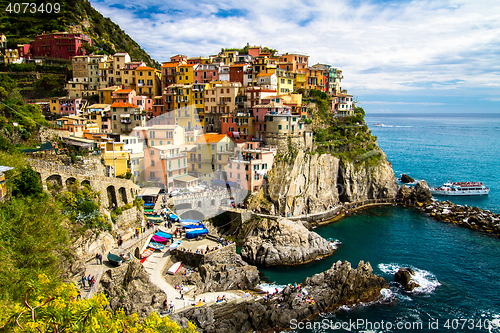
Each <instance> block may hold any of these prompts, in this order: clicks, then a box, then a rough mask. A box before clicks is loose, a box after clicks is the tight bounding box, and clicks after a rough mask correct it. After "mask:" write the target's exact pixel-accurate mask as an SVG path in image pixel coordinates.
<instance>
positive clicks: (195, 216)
mask: <svg viewBox="0 0 500 333" xmlns="http://www.w3.org/2000/svg"><path fill="white" fill-rule="evenodd" d="M180 218H181V219H191V220H199V221H203V220H205V215H204V214H203V213H202V212H200V211H198V210H195V209H192V210H188V211H187V212H184V213H182V214H181V215H180Z"/></svg>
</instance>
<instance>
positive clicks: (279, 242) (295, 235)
mask: <svg viewBox="0 0 500 333" xmlns="http://www.w3.org/2000/svg"><path fill="white" fill-rule="evenodd" d="M334 250H335V248H334V247H332V246H331V245H330V243H329V242H328V241H327V240H325V239H324V238H322V237H321V236H320V235H318V234H317V233H315V232H311V231H309V230H307V228H306V227H304V226H303V225H302V223H301V222H300V221H297V222H295V221H291V220H288V219H285V218H280V219H278V220H277V221H276V220H271V219H262V220H261V221H259V223H258V224H257V226H256V227H255V228H254V230H253V235H252V236H250V237H248V238H247V239H246V241H245V243H244V244H243V247H242V248H241V256H242V258H243V259H244V260H245V261H247V262H248V263H251V264H255V265H264V266H275V265H297V264H302V263H304V262H308V261H311V260H314V259H316V258H321V257H325V256H329V255H331V254H333V252H334Z"/></svg>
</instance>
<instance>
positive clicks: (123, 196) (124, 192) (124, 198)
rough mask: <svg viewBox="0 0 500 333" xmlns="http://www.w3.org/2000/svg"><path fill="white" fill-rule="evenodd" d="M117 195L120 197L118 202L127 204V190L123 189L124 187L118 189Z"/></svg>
mask: <svg viewBox="0 0 500 333" xmlns="http://www.w3.org/2000/svg"><path fill="white" fill-rule="evenodd" d="M118 194H119V196H120V200H121V201H123V203H124V204H125V205H126V204H128V199H127V190H126V189H125V187H120V188H119V189H118Z"/></svg>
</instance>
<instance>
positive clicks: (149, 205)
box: [144, 202, 155, 207]
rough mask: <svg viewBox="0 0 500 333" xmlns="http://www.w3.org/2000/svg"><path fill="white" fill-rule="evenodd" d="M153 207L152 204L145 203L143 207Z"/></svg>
mask: <svg viewBox="0 0 500 333" xmlns="http://www.w3.org/2000/svg"><path fill="white" fill-rule="evenodd" d="M154 206H155V204H154V203H152V202H145V203H144V207H154Z"/></svg>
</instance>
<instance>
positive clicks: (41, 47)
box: [30, 32, 92, 60]
mask: <svg viewBox="0 0 500 333" xmlns="http://www.w3.org/2000/svg"><path fill="white" fill-rule="evenodd" d="M30 45H31V47H30V49H31V56H32V57H33V58H39V57H45V58H57V59H67V60H70V59H71V57H74V56H79V55H85V54H86V50H85V46H86V45H89V46H92V38H90V36H87V35H85V34H81V33H77V34H74V33H68V32H55V33H48V34H45V33H43V34H41V35H37V36H36V38H35V40H34V41H31V43H30Z"/></svg>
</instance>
